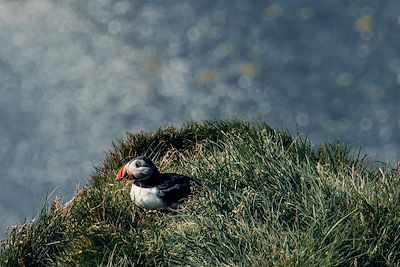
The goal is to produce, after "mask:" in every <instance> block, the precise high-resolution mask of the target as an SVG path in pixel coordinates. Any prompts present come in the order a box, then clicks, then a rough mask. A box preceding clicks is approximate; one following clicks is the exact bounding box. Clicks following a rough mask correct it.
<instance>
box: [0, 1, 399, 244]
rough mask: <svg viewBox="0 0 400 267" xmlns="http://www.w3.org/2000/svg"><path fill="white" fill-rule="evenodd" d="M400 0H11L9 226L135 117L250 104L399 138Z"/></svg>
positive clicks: (303, 125)
mask: <svg viewBox="0 0 400 267" xmlns="http://www.w3.org/2000/svg"><path fill="white" fill-rule="evenodd" d="M399 15H400V2H399V1H368V0H365V1H356V0H346V1H344V0H343V1H301V0H285V1H242V0H219V1H216V0H204V1H161V0H159V1H143V0H136V1H132V0H129V1H127V0H126V1H125V0H123V1H114V0H89V1H79V0H70V1H56V0H36V1H1V2H0V182H1V194H0V230H1V231H0V232H1V235H0V237H4V233H5V231H6V227H7V226H10V225H13V224H16V223H17V222H21V221H23V220H24V218H27V219H30V218H31V217H32V216H33V215H34V214H35V211H37V210H38V209H39V208H40V206H41V205H42V204H43V203H44V201H45V197H46V194H47V193H49V192H51V191H53V190H54V189H55V188H56V191H55V194H56V195H61V196H62V197H63V199H64V200H68V199H69V198H70V197H71V196H72V195H73V193H74V190H75V187H76V185H77V184H79V183H85V182H86V181H87V178H88V175H89V174H90V173H91V172H93V170H94V169H93V166H95V165H97V164H98V163H99V161H100V160H101V159H102V158H103V157H104V155H105V151H107V150H108V149H109V148H110V147H111V144H112V141H115V140H117V139H118V138H122V137H124V135H125V132H126V131H130V132H136V131H140V130H145V131H150V130H156V129H158V128H159V127H161V126H163V125H165V124H173V125H176V126H179V125H181V124H182V123H184V122H186V121H200V120H204V119H229V118H242V119H249V120H255V121H263V122H267V123H268V124H270V125H271V126H273V127H276V128H278V129H289V130H290V131H292V132H294V133H295V132H296V131H298V132H299V133H301V134H304V135H305V136H308V137H309V138H311V141H312V143H313V144H314V145H317V144H318V143H320V142H321V141H322V140H323V139H324V138H327V139H328V140H330V141H335V140H336V139H339V140H341V141H343V142H345V143H348V144H350V145H352V146H355V147H361V148H362V151H363V152H367V153H370V154H371V156H372V157H374V158H375V159H376V160H384V161H387V160H389V161H392V162H396V160H397V159H398V157H399V152H400V146H399V144H400V134H399V127H400V115H399V100H400V88H399V83H400V49H399V47H400V42H399V41H400V24H399V23H400V17H399Z"/></svg>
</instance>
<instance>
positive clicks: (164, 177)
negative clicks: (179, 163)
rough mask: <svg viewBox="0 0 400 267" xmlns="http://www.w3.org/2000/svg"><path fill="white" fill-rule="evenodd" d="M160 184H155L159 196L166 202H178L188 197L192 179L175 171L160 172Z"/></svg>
mask: <svg viewBox="0 0 400 267" xmlns="http://www.w3.org/2000/svg"><path fill="white" fill-rule="evenodd" d="M159 176H160V180H159V181H160V184H158V185H157V188H158V190H159V192H160V193H159V195H160V197H161V198H162V199H163V200H164V201H166V202H168V203H178V202H180V201H181V200H183V199H186V198H188V196H189V194H190V192H191V190H190V187H191V186H192V185H193V181H194V180H193V179H191V178H189V177H187V176H184V175H179V174H176V173H163V174H160V175H159Z"/></svg>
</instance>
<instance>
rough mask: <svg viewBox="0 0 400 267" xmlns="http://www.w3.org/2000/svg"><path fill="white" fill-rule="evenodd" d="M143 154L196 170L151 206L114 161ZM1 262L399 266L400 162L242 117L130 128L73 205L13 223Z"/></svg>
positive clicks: (165, 166) (168, 167)
mask: <svg viewBox="0 0 400 267" xmlns="http://www.w3.org/2000/svg"><path fill="white" fill-rule="evenodd" d="M142 154H146V155H148V156H150V157H152V158H153V159H154V161H155V162H156V164H157V165H158V166H160V168H161V171H173V172H177V173H181V174H185V175H189V176H191V177H194V178H196V179H198V180H199V181H201V182H202V183H203V184H204V187H203V188H202V189H201V190H197V191H196V192H195V193H194V195H193V196H192V197H191V199H189V200H188V201H187V202H186V203H185V204H184V205H183V206H182V207H181V209H179V210H177V211H175V212H172V211H171V212H153V213H149V212H145V211H143V210H141V209H139V208H137V207H135V206H133V204H132V203H131V201H130V199H129V195H128V190H129V187H128V186H126V185H124V184H122V183H118V184H117V183H115V182H114V177H115V174H116V171H117V170H118V168H119V167H120V166H121V165H122V164H123V163H124V162H125V161H126V160H128V159H130V158H131V157H133V156H137V155H142ZM0 264H1V266H132V265H137V266H155V265H157V266H158V265H161V266H167V265H178V266H399V265H400V168H399V167H395V166H391V165H390V164H376V163H373V162H370V161H368V159H367V158H361V157H360V156H359V154H357V153H353V152H352V150H351V149H350V148H348V147H346V146H343V145H341V144H328V143H325V144H321V145H320V147H319V148H318V149H316V150H313V149H312V148H311V146H310V144H309V141H308V140H307V139H305V138H302V137H299V136H295V137H292V136H290V135H289V134H286V133H282V132H278V131H275V130H273V129H271V128H270V127H268V126H267V125H264V124H252V123H248V122H241V121H223V122H204V123H202V124H195V123H192V124H187V125H185V126H183V127H182V128H180V129H175V128H172V127H169V128H164V129H160V130H159V131H157V132H155V133H139V134H128V135H127V138H126V139H125V140H121V141H119V142H117V144H115V145H114V148H113V149H112V150H111V151H110V152H109V153H108V155H107V157H106V159H105V160H104V162H103V163H102V165H101V166H99V167H98V168H97V169H96V172H95V174H94V175H93V176H92V177H91V178H90V180H89V181H88V184H87V185H86V186H84V187H83V188H81V189H80V190H79V191H78V192H77V194H76V197H75V200H74V201H73V203H72V204H70V205H68V206H65V205H63V204H62V203H61V202H60V201H59V200H57V199H56V200H55V201H54V202H53V203H52V204H51V205H50V206H49V207H48V206H47V205H45V206H44V207H43V208H42V211H41V214H40V216H39V219H38V220H37V221H36V222H34V223H25V224H23V225H20V226H18V227H16V228H13V229H11V230H10V231H9V234H8V238H7V239H6V240H4V241H3V242H2V246H1V255H0Z"/></svg>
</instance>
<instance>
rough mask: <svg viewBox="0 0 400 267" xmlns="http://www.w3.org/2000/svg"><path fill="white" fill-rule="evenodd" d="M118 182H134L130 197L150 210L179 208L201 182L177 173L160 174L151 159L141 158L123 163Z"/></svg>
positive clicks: (140, 205) (139, 205)
mask: <svg viewBox="0 0 400 267" xmlns="http://www.w3.org/2000/svg"><path fill="white" fill-rule="evenodd" d="M115 180H116V181H131V182H132V183H133V184H132V187H131V190H130V197H131V199H132V201H133V202H134V203H135V205H136V206H138V207H140V208H143V209H147V210H159V209H168V208H172V209H176V208H178V207H179V206H180V204H181V203H182V202H183V201H184V200H186V199H187V198H188V197H189V195H190V193H191V191H192V190H191V188H192V186H194V185H200V183H199V182H198V181H197V180H195V179H193V178H190V177H188V176H185V175H180V174H176V173H160V172H159V171H158V169H157V167H156V165H155V164H154V163H153V162H152V161H151V159H150V158H148V157H145V156H140V157H136V158H133V159H132V160H130V161H129V162H127V163H126V164H124V165H123V166H122V167H121V168H120V169H119V170H118V173H117V175H116V178H115Z"/></svg>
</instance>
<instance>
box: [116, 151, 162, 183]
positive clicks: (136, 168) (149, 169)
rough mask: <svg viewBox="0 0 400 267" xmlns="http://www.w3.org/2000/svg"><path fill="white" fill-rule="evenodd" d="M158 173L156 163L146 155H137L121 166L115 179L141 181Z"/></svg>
mask: <svg viewBox="0 0 400 267" xmlns="http://www.w3.org/2000/svg"><path fill="white" fill-rule="evenodd" d="M157 174H158V170H157V167H156V165H154V163H153V162H152V161H151V160H150V159H149V158H148V157H144V156H141V157H137V158H134V159H132V160H130V161H129V162H128V163H126V164H125V165H124V166H122V167H121V168H120V169H119V171H118V173H117V176H116V178H115V180H117V181H120V180H135V181H143V180H146V179H149V178H151V177H152V176H154V175H157Z"/></svg>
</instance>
